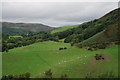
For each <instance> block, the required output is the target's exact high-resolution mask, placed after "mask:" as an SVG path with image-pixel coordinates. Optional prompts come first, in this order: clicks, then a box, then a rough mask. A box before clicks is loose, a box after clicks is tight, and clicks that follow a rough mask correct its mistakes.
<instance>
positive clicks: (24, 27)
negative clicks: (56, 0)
mask: <svg viewBox="0 0 120 80" xmlns="http://www.w3.org/2000/svg"><path fill="white" fill-rule="evenodd" d="M2 28H3V33H4V34H10V35H20V34H26V33H28V31H29V32H39V31H48V30H52V29H54V28H52V27H49V26H47V25H43V24H37V23H34V24H33V23H9V22H2Z"/></svg>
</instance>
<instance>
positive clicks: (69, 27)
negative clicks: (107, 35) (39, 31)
mask: <svg viewBox="0 0 120 80" xmlns="http://www.w3.org/2000/svg"><path fill="white" fill-rule="evenodd" d="M75 27H78V25H75V26H66V27H61V28H58V29H55V30H52V31H51V33H52V34H53V33H57V32H62V31H65V30H68V29H71V28H75Z"/></svg>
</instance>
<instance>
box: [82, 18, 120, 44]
mask: <svg viewBox="0 0 120 80" xmlns="http://www.w3.org/2000/svg"><path fill="white" fill-rule="evenodd" d="M118 23H120V20H118V21H117V22H115V23H113V24H111V25H109V26H108V27H107V28H106V29H105V30H103V31H101V32H99V33H97V34H95V35H94V36H92V37H90V38H88V39H87V40H84V41H82V42H81V44H82V45H90V44H93V43H103V42H115V41H119V40H118V37H119V36H118V35H119V34H120V32H118V31H120V30H119V28H118Z"/></svg>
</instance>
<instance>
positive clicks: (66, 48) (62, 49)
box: [59, 47, 67, 50]
mask: <svg viewBox="0 0 120 80" xmlns="http://www.w3.org/2000/svg"><path fill="white" fill-rule="evenodd" d="M64 49H67V48H66V47H64V48H59V50H64Z"/></svg>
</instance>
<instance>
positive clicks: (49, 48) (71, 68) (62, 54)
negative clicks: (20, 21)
mask: <svg viewBox="0 0 120 80" xmlns="http://www.w3.org/2000/svg"><path fill="white" fill-rule="evenodd" d="M60 47H67V48H68V49H66V50H59V48H60ZM95 54H103V55H104V58H105V60H100V61H96V60H95V59H94V55H95ZM49 69H51V70H52V72H53V77H56V78H57V77H60V76H61V75H64V74H67V75H68V77H69V78H80V77H86V76H91V77H96V76H98V75H101V74H103V73H107V72H111V71H112V72H113V73H114V75H115V76H117V74H118V46H113V47H111V48H107V49H103V50H97V51H88V50H86V49H79V48H74V47H71V46H70V44H69V43H62V42H52V41H47V42H41V43H35V44H32V45H29V46H24V47H20V48H15V49H11V50H9V52H4V53H3V75H8V74H9V75H10V74H12V75H13V74H14V75H16V74H17V75H18V74H21V73H25V72H30V73H31V77H45V76H44V75H45V74H44V72H45V71H46V70H49Z"/></svg>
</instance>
